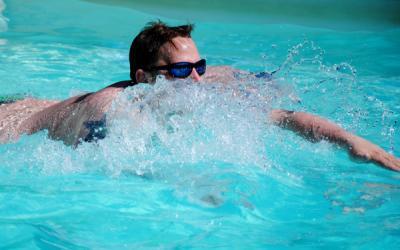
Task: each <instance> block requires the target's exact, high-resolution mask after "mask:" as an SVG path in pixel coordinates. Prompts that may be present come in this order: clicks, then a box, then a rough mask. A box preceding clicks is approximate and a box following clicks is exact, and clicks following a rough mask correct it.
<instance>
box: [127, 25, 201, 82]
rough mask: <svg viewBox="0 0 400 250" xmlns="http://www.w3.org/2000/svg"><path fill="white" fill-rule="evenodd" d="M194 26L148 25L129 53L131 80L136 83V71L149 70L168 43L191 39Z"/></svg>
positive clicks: (134, 40)
mask: <svg viewBox="0 0 400 250" xmlns="http://www.w3.org/2000/svg"><path fill="white" fill-rule="evenodd" d="M193 28H194V25H193V24H188V25H182V26H175V27H171V26H168V25H167V24H165V23H163V22H161V21H157V22H150V23H148V24H147V25H146V26H145V27H144V28H143V30H142V31H141V32H140V33H139V34H138V35H137V36H136V37H135V39H133V42H132V45H131V49H130V51H129V63H130V67H131V74H130V75H131V79H132V80H133V81H134V82H135V83H136V76H135V75H136V71H137V70H138V69H149V68H151V67H153V66H154V63H155V62H156V61H157V59H158V52H159V50H160V47H161V46H162V45H164V44H165V43H167V42H172V39H173V38H175V37H178V36H180V37H191V36H190V33H191V32H192V30H193Z"/></svg>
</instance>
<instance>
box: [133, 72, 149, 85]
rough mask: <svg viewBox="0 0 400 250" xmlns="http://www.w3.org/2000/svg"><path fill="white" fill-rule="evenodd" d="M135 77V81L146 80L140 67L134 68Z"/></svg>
mask: <svg viewBox="0 0 400 250" xmlns="http://www.w3.org/2000/svg"><path fill="white" fill-rule="evenodd" d="M135 77H136V82H137V83H140V82H147V79H146V78H147V77H146V73H145V72H144V71H143V70H142V69H138V70H136V73H135Z"/></svg>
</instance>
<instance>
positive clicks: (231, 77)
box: [203, 65, 246, 83]
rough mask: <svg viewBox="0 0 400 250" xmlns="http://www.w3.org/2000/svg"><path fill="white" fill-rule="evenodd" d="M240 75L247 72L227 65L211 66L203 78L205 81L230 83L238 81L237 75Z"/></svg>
mask: <svg viewBox="0 0 400 250" xmlns="http://www.w3.org/2000/svg"><path fill="white" fill-rule="evenodd" d="M238 73H246V72H245V71H242V70H239V69H235V68H233V67H230V66H225V65H223V66H209V67H207V72H206V74H205V75H204V77H203V81H204V82H220V83H229V82H232V81H235V80H236V78H235V75H236V74H238Z"/></svg>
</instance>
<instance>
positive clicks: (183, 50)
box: [154, 37, 201, 81]
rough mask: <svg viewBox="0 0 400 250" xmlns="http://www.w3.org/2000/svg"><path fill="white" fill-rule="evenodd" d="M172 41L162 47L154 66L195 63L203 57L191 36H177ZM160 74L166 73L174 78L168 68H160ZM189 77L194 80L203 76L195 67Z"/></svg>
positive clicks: (170, 77) (166, 75)
mask: <svg viewBox="0 0 400 250" xmlns="http://www.w3.org/2000/svg"><path fill="white" fill-rule="evenodd" d="M172 43H173V44H172ZM172 43H170V42H169V43H165V44H164V45H163V46H161V47H160V50H159V59H158V61H157V62H156V63H155V65H154V66H164V65H168V64H172V63H178V62H190V63H195V62H198V61H199V60H200V59H201V58H200V55H199V52H198V50H197V47H196V44H195V43H194V41H193V40H192V39H191V38H188V37H175V38H173V39H172ZM158 74H162V75H165V77H166V78H167V79H172V76H170V75H169V74H168V71H166V70H160V71H158ZM189 77H191V78H192V79H193V80H194V81H200V80H201V76H200V75H199V74H198V73H197V71H196V70H195V69H192V72H191V74H190V76H189Z"/></svg>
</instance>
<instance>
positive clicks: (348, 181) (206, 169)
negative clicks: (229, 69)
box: [0, 0, 400, 249]
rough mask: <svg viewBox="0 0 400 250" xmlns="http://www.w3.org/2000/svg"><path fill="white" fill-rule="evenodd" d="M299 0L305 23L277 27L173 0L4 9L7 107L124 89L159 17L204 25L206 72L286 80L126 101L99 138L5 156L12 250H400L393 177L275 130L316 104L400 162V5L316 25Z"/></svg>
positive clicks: (397, 188)
mask: <svg viewBox="0 0 400 250" xmlns="http://www.w3.org/2000/svg"><path fill="white" fill-rule="evenodd" d="M272 2H273V1H272ZM292 2H296V3H297V4H298V5H300V6H303V8H304V11H302V13H303V14H302V15H293V14H292V12H291V11H286V9H287V8H286V7H285V6H286V5H283V6H282V8H281V9H280V8H279V6H276V5H275V6H274V8H273V9H274V10H277V11H275V12H274V13H276V15H275V17H274V19H273V20H270V19H268V15H267V14H269V13H268V12H267V10H265V11H266V12H265V13H264V12H262V10H264V9H263V8H261V7H259V8H258V7H257V8H254V7H253V8H252V7H251V5H250V7H247V8H245V7H243V9H242V10H239V9H240V6H239V7H235V6H236V5H237V1H235V2H234V3H235V4H232V5H231V6H230V7H229V8H227V9H226V10H225V11H221V7H220V6H219V5H218V4H217V5H215V6H212V5H211V4H210V5H209V6H205V7H204V8H203V9H195V6H191V5H186V6H183V7H184V12H182V9H180V8H182V6H180V5H178V4H177V3H179V1H175V2H173V3H174V4H175V5H172V6H169V7H170V9H171V12H169V11H167V10H168V9H166V3H165V2H163V1H159V2H157V4H153V3H154V2H149V3H148V4H147V5H146V4H143V3H135V1H131V2H130V3H129V4H127V1H115V2H114V3H113V4H109V3H110V2H109V1H77V0H70V1H50V0H42V1H22V0H10V1H4V2H3V1H0V10H2V11H1V14H0V84H1V85H0V86H1V89H0V96H6V95H25V96H33V97H37V98H46V99H64V98H68V97H70V96H73V95H76V94H79V93H82V92H87V91H95V90H97V89H99V88H102V87H105V86H107V85H109V84H110V83H113V82H116V81H119V80H125V79H127V78H128V77H129V64H128V58H127V55H128V50H129V46H130V43H131V40H132V38H133V36H134V35H135V34H136V33H137V32H138V31H139V30H140V29H141V28H142V27H143V25H144V24H145V23H146V22H148V21H151V20H155V19H157V18H161V19H163V20H165V21H167V22H168V23H171V24H181V23H184V22H186V21H187V20H191V21H194V22H196V30H195V32H194V34H193V36H194V39H195V40H196V41H197V44H198V47H199V50H200V52H201V54H202V55H203V56H204V57H205V58H206V59H207V61H208V62H209V64H211V65H231V66H233V67H236V68H240V69H243V70H249V71H254V72H255V71H264V70H265V71H273V70H275V69H278V68H280V71H279V72H278V73H277V74H276V77H275V79H274V80H273V81H272V82H263V81H256V82H245V83H244V84H243V83H242V84H238V83H232V85H231V86H222V85H220V84H219V83H214V84H210V85H197V84H193V83H191V82H175V83H169V82H166V81H164V80H163V79H160V80H159V81H158V82H157V84H156V85H155V86H154V87H150V86H138V87H136V88H132V89H127V90H126V91H125V93H124V94H122V95H121V97H120V98H119V99H118V100H116V102H115V105H114V107H113V109H112V110H111V111H110V113H109V114H108V115H109V116H110V117H112V118H113V119H112V121H111V124H110V127H109V136H108V137H107V138H106V139H104V140H103V141H100V142H99V143H98V144H83V145H81V146H79V147H78V148H77V149H73V148H71V147H67V146H65V145H63V143H61V142H58V141H52V140H49V139H48V138H47V137H46V132H41V133H38V134H35V135H33V136H24V137H23V138H21V140H19V141H18V142H15V143H9V144H5V145H0V201H1V202H0V248H5V249H8V248H25V249H81V248H82V249H86V248H89V249H93V248H100V249H110V248H114V249H121V248H127V249H136V248H161V249H171V248H172V249H186V248H195V249H203V248H211V247H212V248H221V249H230V248H237V249H261V248H263V249H264V248H278V249H279V248H287V247H296V248H300V249H301V248H304V249H309V248H330V249H337V248H344V249H347V248H365V249H377V248H385V249H395V248H397V247H398V245H399V244H400V212H399V211H400V175H399V174H398V173H394V172H390V171H387V170H385V169H381V168H379V167H377V166H375V165H373V164H361V163H357V162H353V161H351V160H350V159H349V158H348V156H347V154H346V153H345V152H343V151H342V150H339V149H337V148H336V147H335V146H332V145H329V144H328V143H326V142H321V143H310V142H307V141H305V140H303V139H302V138H300V137H297V136H296V135H294V134H292V133H291V132H288V131H282V130H279V129H278V128H275V127H272V126H270V125H269V124H268V123H266V122H265V120H266V113H267V112H268V110H269V109H270V108H287V109H295V110H305V111H308V112H312V113H316V114H319V115H322V116H324V117H327V118H329V119H331V120H333V121H335V122H336V123H339V124H340V125H341V126H343V127H345V128H346V129H348V130H350V131H353V132H356V133H357V134H359V135H361V136H363V137H366V138H368V139H369V140H372V141H374V142H375V143H377V144H379V145H380V146H381V147H383V148H384V149H385V150H387V151H390V152H392V153H394V154H395V155H397V156H399V155H400V135H399V129H400V128H399V118H400V99H399V96H400V88H399V85H400V63H399V62H398V58H399V56H400V47H399V44H400V29H399V26H398V18H397V19H396V16H395V15H394V14H391V13H392V12H388V11H386V10H387V9H391V10H393V12H394V13H396V10H398V4H396V2H395V1H381V2H379V1H370V2H369V4H370V5H365V6H367V7H365V9H362V10H363V12H362V11H360V13H355V14H354V16H357V17H358V18H352V16H351V15H350V14H347V15H346V14H345V13H344V14H343V12H341V13H342V14H338V13H337V12H339V10H340V8H346V7H347V9H348V8H350V9H351V7H354V6H353V5H356V6H357V5H360V3H358V2H357V1H347V5H344V7H343V6H342V7H340V6H339V7H338V5H336V6H333V7H332V8H331V9H330V8H328V9H330V12H326V9H327V8H326V6H324V5H323V4H321V3H319V4H318V6H317V7H315V8H316V9H317V10H321V11H319V12H318V13H325V14H319V15H317V14H315V13H316V12H312V11H310V10H312V9H313V8H312V7H309V6H314V5H313V4H316V3H314V2H315V1H307V4H304V5H302V4H299V1H292ZM104 3H105V4H104ZM267 3H269V4H271V1H267V2H266V4H267ZM389 3H390V4H389ZM352 4H353V5H352ZM254 6H264V5H263V2H262V1H254ZM269 6H272V5H269ZM368 6H371V9H372V10H369V8H368ZM388 6H389V7H388ZM284 7H285V8H284ZM372 7H373V8H372ZM271 8H272V7H271ZM257 10H258V11H257ZM322 10H325V12H324V11H322ZM307 11H308V12H307ZM368 11H370V12H371V13H370V15H369V16H370V18H368V15H367V14H365V12H368ZM171 13H184V14H182V16H181V15H179V16H178V15H174V14H171ZM307 13H309V14H307ZM382 13H386V14H382ZM397 13H398V12H397ZM179 18H180V19H179ZM243 88H251V89H254V91H253V92H251V93H250V94H249V93H248V92H246V91H243ZM140 94H144V95H145V96H146V98H145V101H143V102H140V103H132V102H131V100H132V99H133V98H134V97H135V96H137V95H140ZM157 105H158V106H157ZM138 109H140V110H141V111H142V112H140V113H138V112H137V110H138Z"/></svg>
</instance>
